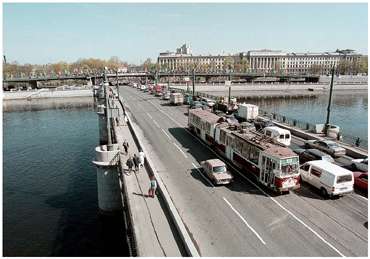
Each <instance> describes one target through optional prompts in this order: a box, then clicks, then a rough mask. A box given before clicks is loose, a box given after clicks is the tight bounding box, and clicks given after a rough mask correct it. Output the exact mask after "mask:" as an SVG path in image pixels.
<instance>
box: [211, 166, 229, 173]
mask: <svg viewBox="0 0 370 259" xmlns="http://www.w3.org/2000/svg"><path fill="white" fill-rule="evenodd" d="M213 172H214V173H225V172H226V167H225V166H214V167H213Z"/></svg>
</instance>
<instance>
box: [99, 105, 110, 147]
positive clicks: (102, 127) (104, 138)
mask: <svg viewBox="0 0 370 259" xmlns="http://www.w3.org/2000/svg"><path fill="white" fill-rule="evenodd" d="M105 109H106V107H105V105H104V104H98V107H97V110H98V111H97V112H96V113H97V114H98V117H99V143H100V145H106V144H107V143H108V128H107V117H106V112H105Z"/></svg>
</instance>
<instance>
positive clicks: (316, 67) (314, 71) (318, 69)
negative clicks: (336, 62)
mask: <svg viewBox="0 0 370 259" xmlns="http://www.w3.org/2000/svg"><path fill="white" fill-rule="evenodd" d="M309 71H310V73H311V74H314V75H319V74H321V71H322V66H321V65H318V64H313V65H312V66H311V67H310V69H309Z"/></svg>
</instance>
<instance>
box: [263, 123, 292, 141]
mask: <svg viewBox="0 0 370 259" xmlns="http://www.w3.org/2000/svg"><path fill="white" fill-rule="evenodd" d="M263 134H265V135H266V136H269V137H270V138H272V139H273V140H274V142H276V143H280V144H283V145H284V146H290V141H291V138H292V136H291V134H290V131H289V130H286V129H282V128H279V127H277V126H269V127H266V128H264V129H263Z"/></svg>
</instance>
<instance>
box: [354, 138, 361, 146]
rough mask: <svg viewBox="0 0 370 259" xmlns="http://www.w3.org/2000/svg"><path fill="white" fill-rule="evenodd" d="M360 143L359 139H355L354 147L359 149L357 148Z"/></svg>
mask: <svg viewBox="0 0 370 259" xmlns="http://www.w3.org/2000/svg"><path fill="white" fill-rule="evenodd" d="M360 142H361V141H360V138H357V139H356V142H355V145H356V147H359V146H360Z"/></svg>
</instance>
